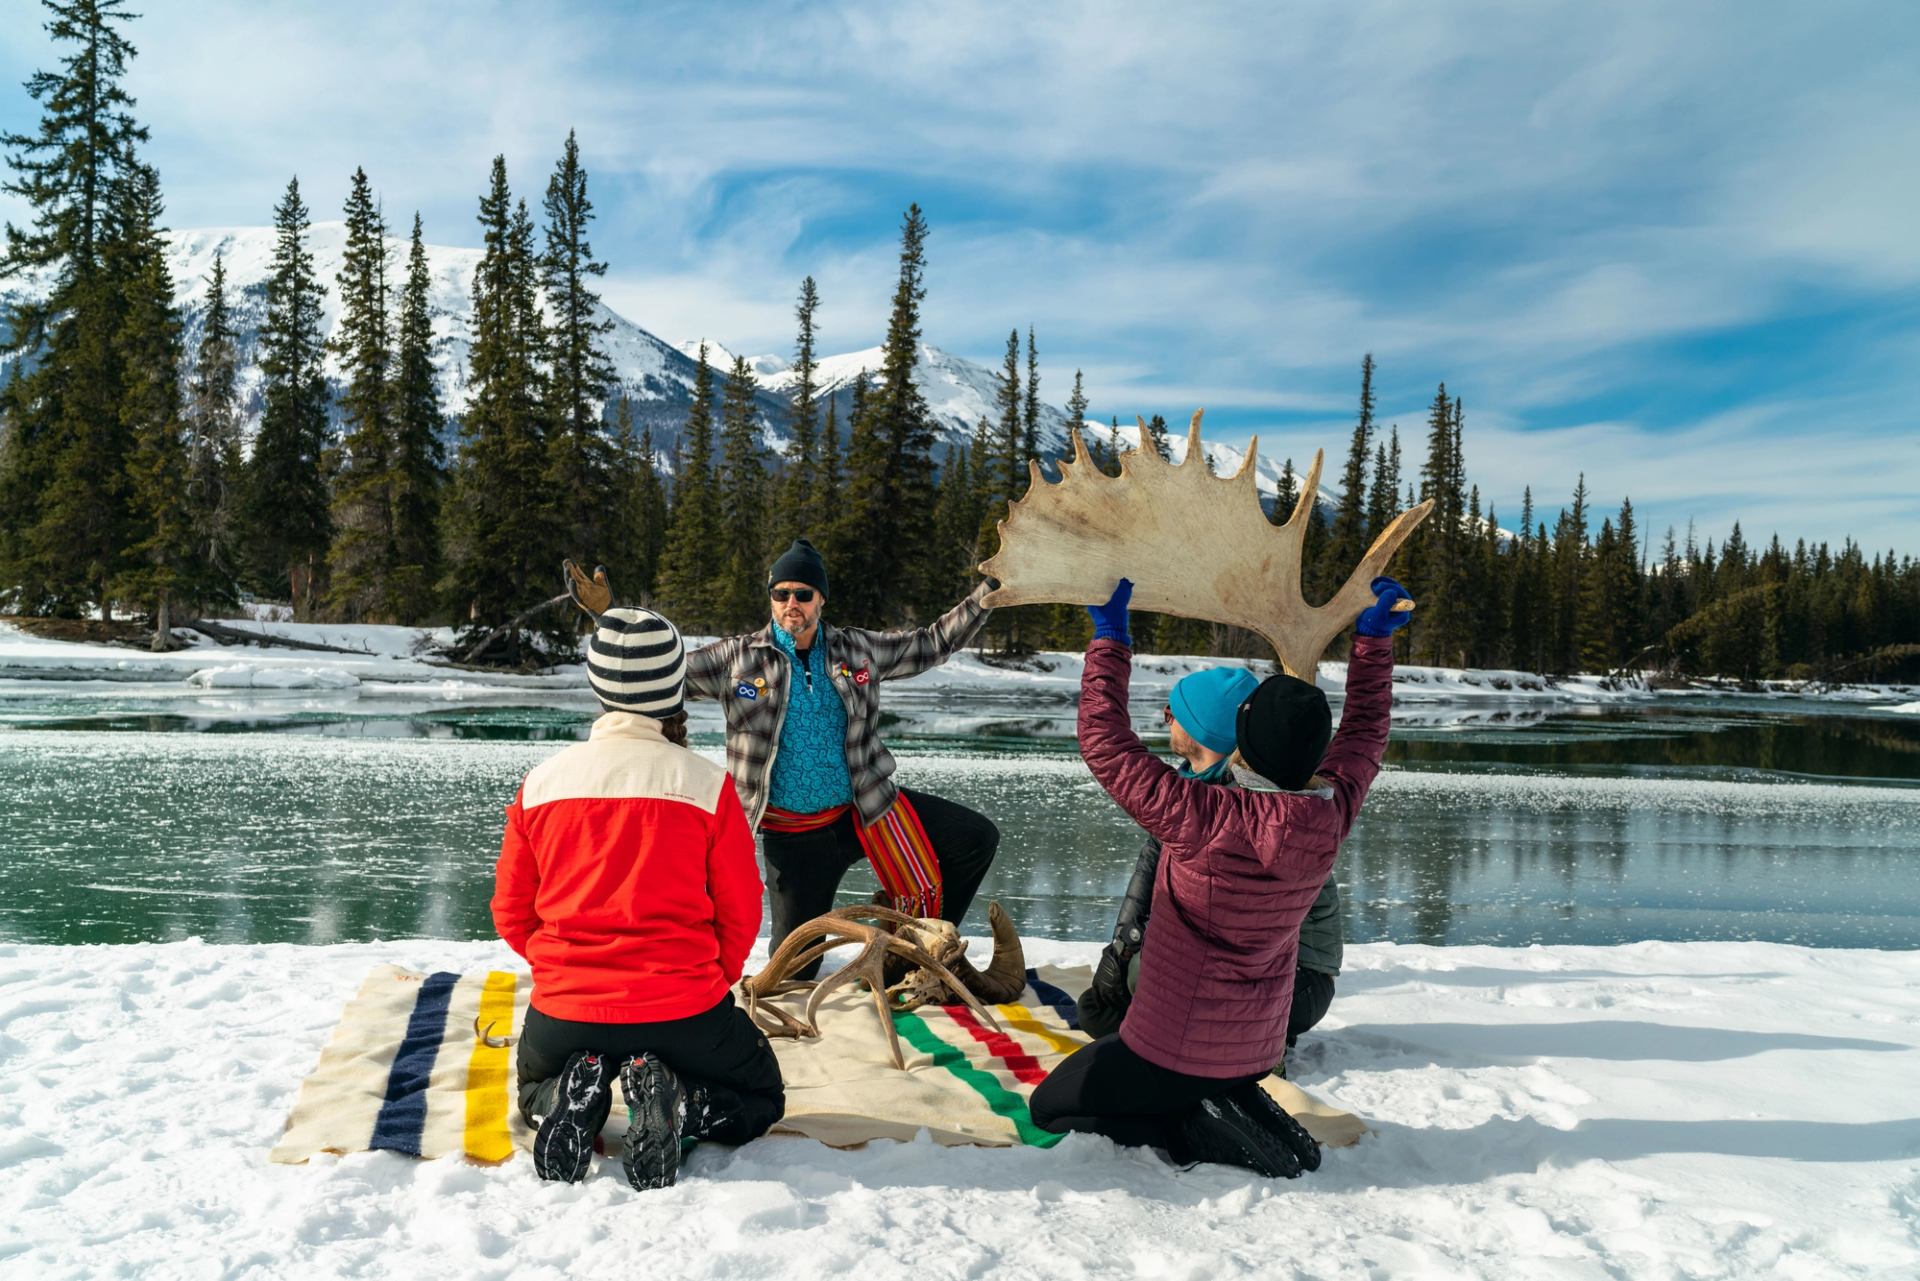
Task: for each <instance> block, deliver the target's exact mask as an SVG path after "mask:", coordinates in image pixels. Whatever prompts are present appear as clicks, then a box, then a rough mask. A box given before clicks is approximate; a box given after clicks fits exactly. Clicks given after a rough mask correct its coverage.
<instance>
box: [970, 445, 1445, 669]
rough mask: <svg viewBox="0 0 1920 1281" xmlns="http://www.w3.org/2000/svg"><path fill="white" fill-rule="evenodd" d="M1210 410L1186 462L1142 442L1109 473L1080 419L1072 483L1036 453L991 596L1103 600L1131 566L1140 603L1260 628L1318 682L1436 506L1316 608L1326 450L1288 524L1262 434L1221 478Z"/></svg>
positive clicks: (991, 599)
mask: <svg viewBox="0 0 1920 1281" xmlns="http://www.w3.org/2000/svg"><path fill="white" fill-rule="evenodd" d="M1201 413H1202V411H1201V410H1198V409H1196V410H1194V411H1193V422H1192V425H1191V426H1189V427H1188V429H1187V457H1186V461H1185V462H1183V463H1181V464H1180V465H1179V466H1174V465H1173V464H1171V463H1169V462H1167V461H1166V460H1165V459H1163V458H1161V457H1160V455H1159V454H1158V453H1156V452H1155V451H1154V450H1152V449H1150V448H1141V449H1134V450H1130V451H1129V452H1127V453H1126V454H1125V455H1123V456H1122V457H1121V460H1120V475H1119V476H1118V477H1111V476H1107V475H1104V474H1102V472H1101V471H1100V469H1099V468H1097V467H1095V466H1094V465H1093V459H1092V457H1091V456H1090V455H1089V454H1088V453H1087V444H1086V441H1085V440H1083V439H1082V438H1081V435H1080V429H1079V428H1078V427H1075V428H1073V429H1072V435H1073V458H1072V459H1071V460H1070V461H1062V462H1061V463H1060V465H1059V466H1060V475H1061V479H1060V482H1059V483H1058V484H1048V483H1047V482H1046V481H1045V479H1044V478H1043V477H1042V476H1041V474H1040V464H1039V463H1038V462H1030V463H1029V464H1028V471H1029V473H1030V475H1031V477H1032V479H1031V481H1030V483H1029V484H1028V486H1027V492H1026V494H1025V496H1024V497H1022V498H1021V499H1019V501H1017V502H1015V503H1014V504H1013V505H1012V506H1011V508H1010V509H1009V510H1008V512H1007V515H1006V517H1005V519H1003V520H1001V521H1000V523H999V530H1000V550H999V551H998V552H996V553H995V554H994V555H993V556H992V557H991V558H989V559H988V560H986V561H985V562H983V563H982V564H981V566H980V572H981V573H983V574H986V575H987V576H989V577H991V578H997V579H999V580H1000V586H999V588H998V589H997V590H996V591H994V592H992V593H991V594H990V595H988V596H987V598H986V604H988V605H989V606H1001V605H1029V604H1040V603H1043V602H1054V603H1066V604H1075V605H1097V604H1099V603H1100V602H1102V601H1104V600H1105V599H1106V598H1107V595H1108V594H1109V593H1110V592H1111V591H1112V590H1113V587H1114V584H1115V583H1117V582H1118V581H1119V580H1120V579H1121V578H1122V577H1126V578H1130V579H1132V580H1133V608H1135V609H1145V610H1152V611H1154V612H1155V613H1161V614H1179V615H1181V616H1182V617H1185V618H1200V619H1205V620H1207V621H1209V622H1215V623H1229V624H1232V625H1234V626H1236V627H1244V628H1246V629H1247V630H1249V631H1253V632H1257V633H1259V634H1260V635H1261V636H1263V637H1265V638H1266V640H1267V643H1268V644H1270V645H1272V646H1273V650H1274V653H1275V654H1276V655H1277V656H1278V657H1279V659H1280V665H1281V666H1282V667H1283V668H1285V669H1286V670H1287V671H1288V672H1289V673H1291V674H1292V675H1294V676H1297V677H1299V678H1300V679H1301V680H1305V681H1311V680H1313V679H1314V674H1315V671H1316V669H1317V668H1318V667H1319V663H1320V655H1321V654H1323V653H1325V652H1326V648H1327V645H1328V644H1329V643H1330V642H1331V641H1332V640H1333V638H1334V637H1335V636H1338V635H1339V634H1340V633H1341V631H1343V630H1344V629H1345V628H1346V627H1347V626H1348V625H1349V624H1351V623H1352V622H1353V620H1354V618H1355V617H1356V616H1357V615H1358V614H1359V613H1360V611H1361V610H1363V609H1365V608H1366V607H1367V606H1369V605H1371V604H1372V603H1373V601H1374V595H1373V590H1372V588H1371V587H1370V584H1371V583H1372V581H1373V578H1374V576H1375V575H1376V574H1379V573H1380V572H1381V571H1382V570H1384V569H1385V568H1386V565H1387V561H1388V560H1389V559H1391V558H1392V556H1393V553H1394V552H1395V551H1397V550H1399V547H1400V544H1401V543H1403V542H1405V541H1406V539H1407V535H1408V534H1410V533H1412V532H1413V530H1414V527H1415V526H1417V525H1418V524H1419V523H1420V522H1421V521H1423V520H1425V519H1426V517H1427V513H1428V512H1429V511H1431V510H1432V508H1433V503H1432V502H1431V501H1428V502H1423V503H1421V504H1419V505H1418V506H1416V507H1413V508H1410V509H1408V510H1407V511H1404V512H1401V513H1400V514H1399V515H1398V516H1395V517H1394V518H1393V520H1392V522H1391V523H1389V524H1388V525H1387V527H1386V528H1385V529H1383V530H1381V531H1380V534H1379V536H1378V537H1377V538H1375V539H1374V540H1373V546H1372V547H1370V548H1368V549H1367V554H1366V555H1365V556H1363V557H1361V558H1360V564H1359V565H1358V566H1357V567H1356V568H1355V569H1354V571H1353V573H1352V574H1350V575H1349V576H1348V578H1347V581H1346V583H1345V584H1344V585H1343V586H1342V587H1341V588H1340V590H1339V591H1337V592H1335V593H1334V594H1333V599H1331V600H1329V601H1328V602H1327V603H1326V604H1324V605H1319V606H1313V605H1309V604H1307V601H1306V598H1305V597H1304V596H1303V595H1301V592H1300V553H1301V545H1302V542H1303V540H1304V539H1305V538H1306V533H1307V518H1308V514H1309V513H1310V512H1311V511H1312V510H1313V503H1314V495H1315V494H1316V493H1318V492H1319V486H1320V466H1321V462H1322V457H1323V455H1322V453H1321V451H1319V450H1315V451H1314V455H1313V466H1312V467H1311V468H1309V469H1308V470H1307V482H1306V485H1305V487H1304V488H1303V489H1302V490H1301V493H1300V501H1299V502H1298V503H1297V504H1296V505H1295V506H1294V509H1293V515H1292V517H1291V518H1290V519H1288V521H1287V523H1286V524H1285V525H1282V526H1281V527H1279V528H1278V529H1276V528H1274V527H1273V525H1272V524H1271V523H1270V522H1269V521H1268V520H1267V517H1266V513H1264V512H1263V511H1261V510H1260V497H1259V493H1258V491H1257V490H1255V488H1254V461H1255V458H1256V457H1257V447H1258V444H1259V441H1258V438H1255V439H1254V440H1251V441H1248V442H1247V460H1246V462H1245V463H1243V464H1241V467H1240V470H1239V471H1238V472H1235V473H1234V474H1233V475H1232V476H1229V477H1225V478H1222V477H1218V476H1215V475H1213V474H1212V473H1211V472H1209V471H1208V470H1207V465H1206V463H1205V462H1204V461H1202V455H1203V453H1204V449H1203V446H1202V445H1201V443H1200V415H1201ZM1144 429H1145V424H1142V437H1141V439H1142V440H1143V441H1144V440H1145V431H1144Z"/></svg>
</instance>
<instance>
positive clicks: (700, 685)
mask: <svg viewBox="0 0 1920 1281" xmlns="http://www.w3.org/2000/svg"><path fill="white" fill-rule="evenodd" d="M738 640H739V638H738V637H736V636H727V637H723V638H721V639H720V640H717V641H714V642H713V643H712V644H710V645H702V646H701V647H700V648H699V649H695V650H689V651H687V696H688V697H689V698H719V697H720V696H721V695H722V694H724V693H726V691H727V673H728V672H730V671H732V670H733V655H734V646H735V643H736V642H737V641H738Z"/></svg>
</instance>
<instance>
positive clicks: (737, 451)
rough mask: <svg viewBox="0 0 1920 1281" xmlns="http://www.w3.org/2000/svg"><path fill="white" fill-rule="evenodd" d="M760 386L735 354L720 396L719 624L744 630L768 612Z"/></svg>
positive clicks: (764, 472) (742, 357)
mask: <svg viewBox="0 0 1920 1281" xmlns="http://www.w3.org/2000/svg"><path fill="white" fill-rule="evenodd" d="M755 391H756V386H755V382H754V377H753V368H752V366H750V365H748V364H747V360H746V357H744V356H735V357H734V358H733V367H732V369H731V370H729V371H728V374H727V381H726V385H725V387H724V388H723V389H722V392H721V397H720V424H721V425H720V442H721V461H720V501H721V513H722V521H723V523H724V534H723V537H724V540H725V546H724V548H723V556H722V558H721V563H720V572H721V580H720V582H719V583H717V584H716V585H715V586H716V588H717V590H718V592H719V595H720V600H721V617H720V627H721V629H722V630H723V631H729V632H733V631H742V630H746V629H749V628H751V627H752V626H754V625H756V624H757V623H758V622H759V620H760V618H761V616H762V615H763V614H765V613H766V609H767V599H766V589H765V585H764V584H765V582H766V579H765V578H764V577H763V575H764V574H765V573H766V568H767V563H768V558H767V554H766V552H767V532H766V523H767V511H766V487H767V473H766V465H765V463H764V461H763V458H764V455H765V452H766V451H765V448H764V447H763V445H762V444H761V437H760V424H759V419H758V415H757V414H756V413H755V412H754V393H755Z"/></svg>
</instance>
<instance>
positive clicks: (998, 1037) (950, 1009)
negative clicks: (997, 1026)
mask: <svg viewBox="0 0 1920 1281" xmlns="http://www.w3.org/2000/svg"><path fill="white" fill-rule="evenodd" d="M940 1008H941V1009H943V1010H945V1011H946V1012H947V1017H949V1018H951V1019H952V1020H953V1021H954V1022H955V1023H958V1024H959V1025H960V1026H961V1027H963V1028H965V1029H966V1030H967V1031H968V1032H969V1033H970V1034H971V1035H972V1036H973V1039H974V1040H976V1041H978V1042H980V1044H982V1045H984V1046H986V1047H987V1053H989V1054H991V1055H993V1057H994V1058H996V1059H999V1060H1000V1061H1001V1062H1002V1063H1004V1064H1006V1065H1007V1070H1008V1071H1009V1072H1011V1073H1013V1079H1014V1080H1016V1081H1018V1082H1020V1084H1022V1085H1038V1084H1040V1082H1042V1081H1044V1080H1046V1079H1047V1072H1046V1069H1045V1068H1043V1067H1041V1066H1040V1060H1038V1059H1036V1058H1034V1057H1033V1055H1031V1054H1028V1053H1027V1052H1026V1051H1025V1050H1023V1049H1021V1048H1020V1043H1019V1042H1018V1041H1016V1040H1014V1039H1013V1038H1012V1037H1010V1036H1008V1035H1007V1034H1006V1033H1005V1032H993V1031H989V1030H988V1029H987V1028H985V1027H983V1026H981V1024H980V1020H979V1019H976V1018H975V1017H973V1011H972V1010H969V1009H968V1008H967V1007H966V1006H964V1005H943V1006H941V1007H940Z"/></svg>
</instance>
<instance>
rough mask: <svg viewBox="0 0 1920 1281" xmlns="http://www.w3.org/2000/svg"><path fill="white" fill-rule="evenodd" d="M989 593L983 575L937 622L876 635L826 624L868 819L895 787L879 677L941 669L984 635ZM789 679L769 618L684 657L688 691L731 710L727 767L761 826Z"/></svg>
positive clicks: (856, 792)
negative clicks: (882, 728) (885, 740)
mask: <svg viewBox="0 0 1920 1281" xmlns="http://www.w3.org/2000/svg"><path fill="white" fill-rule="evenodd" d="M988 590H989V588H988V587H987V585H986V583H985V582H981V583H979V584H977V585H976V586H975V587H974V589H973V591H972V592H971V593H970V594H969V595H968V596H967V598H966V599H965V600H963V601H961V602H960V603H959V604H958V605H955V606H954V607H953V608H952V609H950V610H948V611H947V612H946V613H944V614H942V615H941V616H940V617H939V618H938V619H936V620H934V622H933V624H932V625H931V626H928V627H917V628H914V629H912V630H911V631H900V632H873V631H868V630H867V629H865V628H863V627H829V626H828V625H827V623H826V621H825V620H824V619H823V620H822V621H821V623H820V634H819V636H818V637H816V638H815V640H814V643H815V644H816V645H818V644H822V643H824V644H825V645H826V647H827V675H828V677H829V679H831V680H832V681H833V684H834V688H835V689H837V690H839V691H840V698H841V700H842V701H843V702H845V703H846V705H847V744H846V747H847V773H848V775H849V776H850V777H851V779H852V782H853V803H854V805H855V807H856V808H858V810H859V811H860V821H861V822H862V823H871V822H873V821H874V820H875V819H877V818H879V817H880V816H881V815H882V814H884V813H886V812H887V807H888V806H890V805H892V804H893V797H894V792H895V788H894V785H893V783H892V781H891V776H892V774H893V768H894V766H893V755H892V753H890V752H888V751H887V749H886V746H885V745H884V744H883V743H881V741H880V683H881V682H882V681H889V680H905V679H906V678H907V677H909V676H918V675H919V674H920V673H921V672H924V671H926V670H927V669H928V668H930V667H938V666H939V665H940V664H942V663H944V662H946V661H947V659H948V657H949V656H951V655H952V654H953V653H954V651H956V650H958V649H960V648H961V647H962V646H964V645H966V644H967V642H969V641H971V640H972V639H973V638H974V637H975V636H976V635H978V634H979V632H980V628H981V627H982V626H983V625H984V624H985V623H986V621H987V615H988V614H989V613H990V612H991V611H990V610H988V609H987V608H986V607H985V606H984V605H982V604H981V603H980V601H981V598H982V597H984V596H985V595H986V594H987V592H988ZM791 676H792V668H791V666H790V665H789V664H788V662H787V660H786V656H785V655H783V654H782V653H781V652H780V648H779V646H777V645H775V644H774V643H773V625H772V624H771V623H769V624H768V625H767V626H765V627H763V628H761V629H760V630H759V631H757V632H754V633H752V634H750V635H746V636H728V637H725V638H723V639H721V640H717V641H715V642H714V643H713V644H711V645H705V646H702V647H701V648H699V649H696V650H694V651H693V652H692V653H691V654H688V655H687V693H688V694H689V695H690V696H692V697H695V698H717V699H719V700H720V705H721V707H722V708H723V709H724V710H725V712H726V715H727V769H728V770H729V771H730V772H731V773H732V774H733V785H734V788H735V790H737V791H738V792H739V793H740V804H741V806H742V807H743V808H744V809H745V810H746V811H747V821H748V822H749V823H750V824H751V825H752V826H753V828H754V829H755V830H756V831H757V830H758V829H759V827H760V816H761V815H762V814H763V813H765V812H766V808H767V782H768V780H769V779H770V778H771V777H772V776H773V756H774V753H775V752H776V751H778V750H779V747H780V727H781V725H782V724H783V723H784V722H785V720H786V715H787V682H788V680H789V679H790V677H791Z"/></svg>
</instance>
